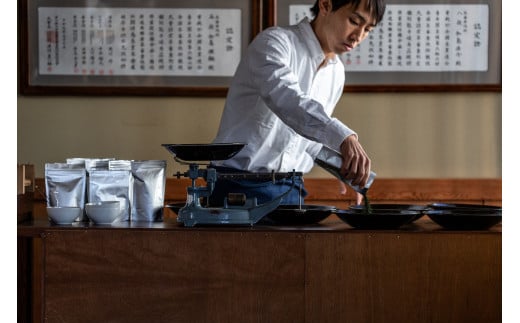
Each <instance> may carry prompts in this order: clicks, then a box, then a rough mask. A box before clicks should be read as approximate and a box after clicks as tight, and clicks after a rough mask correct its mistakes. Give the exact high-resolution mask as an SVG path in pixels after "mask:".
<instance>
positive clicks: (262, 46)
mask: <svg viewBox="0 0 520 323" xmlns="http://www.w3.org/2000/svg"><path fill="white" fill-rule="evenodd" d="M384 1H385V0H317V1H316V3H315V4H314V6H313V7H312V8H311V11H312V13H313V14H314V18H313V20H312V21H309V20H308V19H307V18H305V19H303V20H302V21H301V22H300V23H298V24H297V25H293V26H289V27H271V28H268V29H266V30H264V31H263V32H262V33H260V34H259V35H258V36H257V37H256V38H255V39H254V40H253V41H252V42H251V44H250V46H249V47H248V49H247V52H246V54H245V57H244V58H243V59H242V61H241V62H240V64H239V66H238V68H237V71H236V73H235V76H234V78H233V81H232V84H231V86H230V88H229V91H228V96H227V98H226V104H225V108H224V113H223V115H222V120H221V123H220V127H219V130H218V133H217V136H216V138H215V140H214V142H215V143H235V142H242V143H246V144H247V145H246V146H245V147H244V149H242V150H241V151H240V152H239V153H238V154H236V155H235V156H234V157H233V158H231V159H228V160H224V161H213V162H212V165H213V166H214V167H216V168H217V170H218V171H219V172H237V171H244V172H271V171H275V172H291V171H293V170H295V171H298V172H303V173H306V172H309V171H310V170H311V169H312V167H313V165H314V159H315V157H316V155H317V154H318V152H319V151H320V149H321V147H322V146H323V145H325V146H327V147H330V148H332V149H335V150H337V151H339V152H341V154H342V157H343V164H342V167H341V172H342V175H343V176H344V177H345V178H346V179H351V180H352V184H353V185H360V186H362V187H363V186H365V184H366V183H367V181H368V177H369V175H370V166H371V165H370V163H371V161H370V158H369V157H368V156H367V154H366V152H365V150H364V149H363V147H362V146H361V144H360V143H359V141H358V137H357V134H356V133H355V132H354V131H353V130H351V129H350V128H349V127H348V126H346V125H345V124H343V123H342V122H341V121H339V120H337V119H336V118H332V117H331V114H332V112H333V110H334V108H335V106H336V104H337V102H338V100H339V99H340V97H341V95H342V94H343V86H344V83H345V72H344V66H343V64H342V63H341V61H340V60H339V57H338V55H340V54H342V53H345V52H349V51H351V50H353V49H354V48H355V47H356V46H358V45H359V44H360V43H361V42H362V41H363V40H364V39H365V38H366V37H367V36H368V34H369V33H370V31H371V30H372V29H373V28H375V26H376V25H377V23H379V22H380V21H381V20H382V18H383V14H384V11H385V3H384ZM290 185H291V181H286V180H282V181H278V182H276V183H274V184H273V183H272V182H256V181H249V180H237V181H234V180H222V181H221V180H219V181H217V183H216V186H215V190H214V193H213V194H212V196H211V197H210V204H212V205H219V204H221V203H222V201H223V198H224V197H225V196H226V195H227V193H245V194H246V196H247V197H257V199H258V202H259V203H264V202H267V201H270V200H272V199H274V198H276V197H277V196H279V195H281V194H282V193H283V192H285V191H287V190H288V189H289V188H290ZM297 187H298V189H297V190H295V191H294V192H292V193H291V194H290V195H289V196H288V197H286V198H284V201H283V202H282V203H283V204H297V203H298V201H300V198H301V197H303V196H305V194H306V193H305V190H304V188H302V187H303V183H302V182H298V183H297ZM300 194H301V195H302V196H300ZM359 200H360V199H359V197H358V201H359Z"/></svg>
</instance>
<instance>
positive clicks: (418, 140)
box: [17, 92, 502, 178]
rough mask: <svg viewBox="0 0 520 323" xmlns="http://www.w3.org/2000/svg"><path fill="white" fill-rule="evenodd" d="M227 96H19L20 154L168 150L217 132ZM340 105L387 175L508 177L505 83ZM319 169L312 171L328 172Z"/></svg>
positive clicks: (361, 97) (57, 157)
mask: <svg viewBox="0 0 520 323" xmlns="http://www.w3.org/2000/svg"><path fill="white" fill-rule="evenodd" d="M223 105H224V98H178V97H171V98H163V97H159V98H153V97H152V98H150V97H108V98H107V97H37V96H36V97H35V96H31V97H23V96H20V97H18V111H17V120H18V139H17V140H18V144H17V146H18V156H17V160H18V163H32V164H34V165H35V167H36V176H37V177H44V165H45V163H47V162H61V161H65V159H66V158H69V157H89V158H94V157H114V158H118V159H166V160H167V161H168V176H170V175H172V174H173V172H176V171H177V170H185V167H184V166H182V167H179V165H178V164H177V163H176V162H175V161H173V158H172V157H171V155H170V154H169V153H168V152H167V151H166V150H165V149H164V148H163V147H161V144H163V143H207V142H210V141H211V140H212V139H213V136H214V135H215V133H216V131H217V128H218V122H219V119H220V115H221V113H222V108H223ZM335 115H336V116H337V117H338V118H340V119H341V120H343V121H344V122H345V123H347V124H348V125H349V126H350V127H351V128H353V129H354V130H356V131H357V132H358V134H359V136H360V140H361V142H362V144H363V145H364V147H365V149H366V151H367V152H368V153H369V155H370V156H371V158H372V162H373V169H374V170H375V171H376V172H377V173H378V176H379V177H380V178H441V177H442V178H499V177H501V162H502V161H501V153H502V151H501V131H502V129H501V128H502V127H501V94H500V93H472V92H470V93H467V92H466V93H346V94H345V95H344V96H343V98H342V99H341V101H340V103H339V105H338V107H337V109H336V112H335ZM328 176H329V175H328V174H327V173H325V172H324V171H323V170H321V169H315V170H314V171H313V172H311V174H308V175H307V177H328Z"/></svg>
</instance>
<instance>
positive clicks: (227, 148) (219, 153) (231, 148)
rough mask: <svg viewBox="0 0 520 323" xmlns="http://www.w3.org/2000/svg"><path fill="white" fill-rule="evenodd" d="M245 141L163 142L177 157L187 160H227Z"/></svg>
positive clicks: (242, 146)
mask: <svg viewBox="0 0 520 323" xmlns="http://www.w3.org/2000/svg"><path fill="white" fill-rule="evenodd" d="M245 145H246V144H245V143H216V144H162V146H163V147H164V148H166V149H167V150H168V151H169V152H170V153H172V154H173V155H175V157H177V158H179V159H182V160H185V161H196V160H226V159H229V158H231V157H233V156H235V155H236V154H237V153H238V152H239V151H240V150H242V148H244V146H245Z"/></svg>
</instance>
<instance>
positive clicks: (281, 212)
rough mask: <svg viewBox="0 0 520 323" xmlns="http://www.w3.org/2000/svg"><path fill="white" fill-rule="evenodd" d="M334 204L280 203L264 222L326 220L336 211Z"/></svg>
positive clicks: (312, 222) (287, 223)
mask: <svg viewBox="0 0 520 323" xmlns="http://www.w3.org/2000/svg"><path fill="white" fill-rule="evenodd" d="M335 209H336V208H335V207H334V206H327V205H309V204H303V205H302V206H301V209H300V205H280V206H278V207H277V208H276V209H275V210H274V211H272V212H271V213H269V214H267V215H266V216H265V217H264V218H263V219H262V223H265V224H281V225H308V224H316V223H318V222H321V221H323V220H325V219H326V218H327V217H328V216H329V215H331V214H332V213H334V211H335Z"/></svg>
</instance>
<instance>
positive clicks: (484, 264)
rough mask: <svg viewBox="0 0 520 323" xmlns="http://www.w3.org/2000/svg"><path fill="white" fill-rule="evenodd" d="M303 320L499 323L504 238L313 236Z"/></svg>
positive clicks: (309, 239) (464, 235)
mask: <svg viewBox="0 0 520 323" xmlns="http://www.w3.org/2000/svg"><path fill="white" fill-rule="evenodd" d="M306 249H307V252H306V270H305V278H306V299H305V300H306V322H321V323H325V322H363V323H396V322H410V323H420V322H424V323H447V322H472V323H476V322H481V323H499V322H501V320H502V317H501V306H502V301H501V291H502V289H501V278H502V277H501V263H502V261H501V236H500V235H487V234H486V235H482V234H481V235H475V234H468V233H446V234H426V235H420V234H411V233H377V232H371V233H353V234H335V233H333V234H313V235H309V236H307V239H306Z"/></svg>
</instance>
